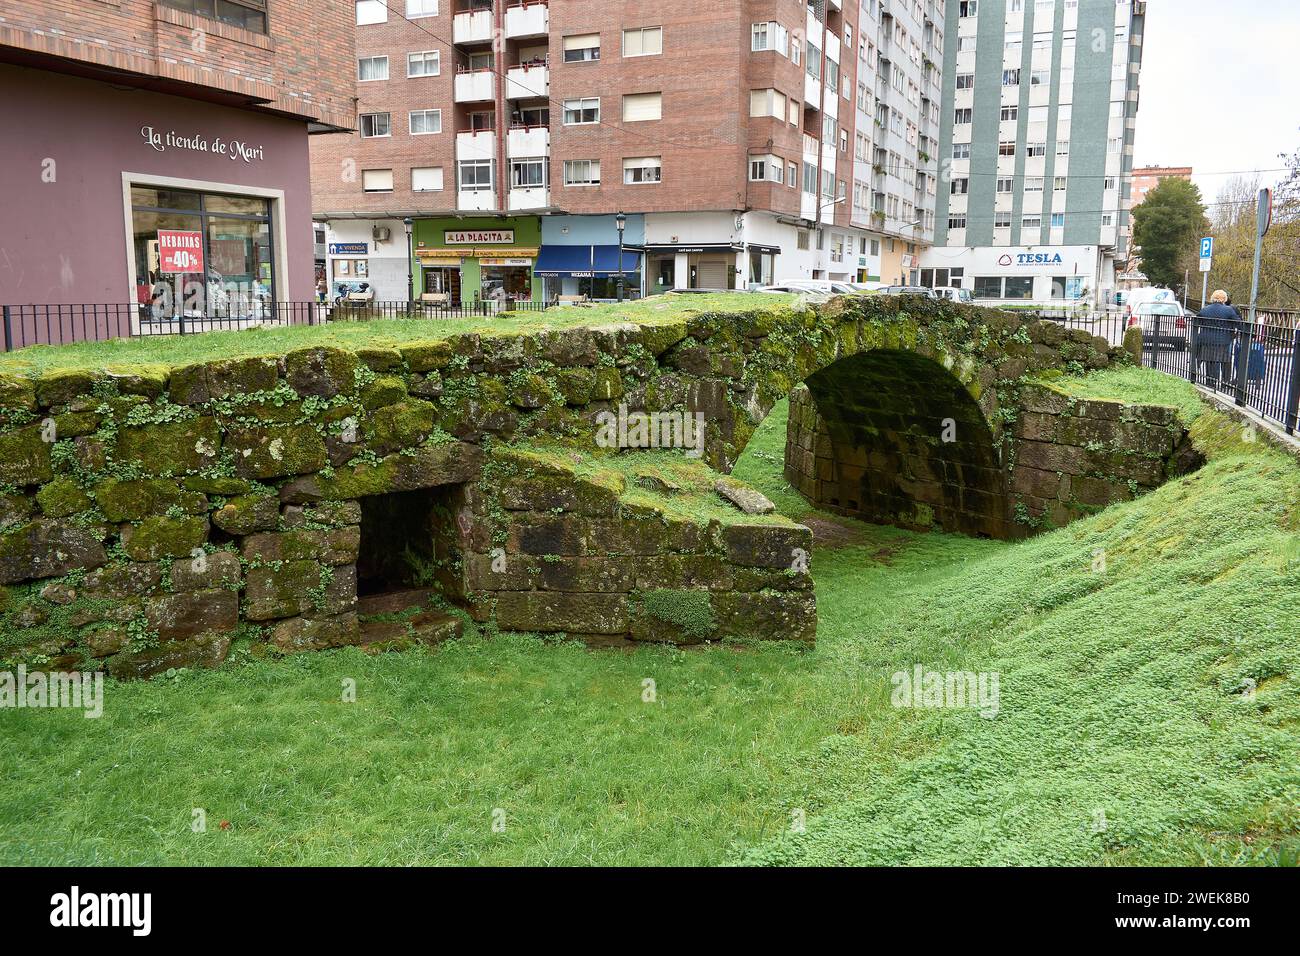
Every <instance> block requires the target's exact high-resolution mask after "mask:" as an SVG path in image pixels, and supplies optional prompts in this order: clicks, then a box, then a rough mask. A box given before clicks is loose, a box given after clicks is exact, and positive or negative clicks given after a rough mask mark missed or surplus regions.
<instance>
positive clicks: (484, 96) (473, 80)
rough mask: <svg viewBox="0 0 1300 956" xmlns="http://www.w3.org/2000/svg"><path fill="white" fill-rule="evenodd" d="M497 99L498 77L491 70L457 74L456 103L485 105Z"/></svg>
mask: <svg viewBox="0 0 1300 956" xmlns="http://www.w3.org/2000/svg"><path fill="white" fill-rule="evenodd" d="M496 98H497V75H496V74H495V73H494V72H492V71H491V70H474V71H473V72H469V71H465V72H462V73H457V74H456V102H457V103H484V102H491V101H492V100H495V99H496Z"/></svg>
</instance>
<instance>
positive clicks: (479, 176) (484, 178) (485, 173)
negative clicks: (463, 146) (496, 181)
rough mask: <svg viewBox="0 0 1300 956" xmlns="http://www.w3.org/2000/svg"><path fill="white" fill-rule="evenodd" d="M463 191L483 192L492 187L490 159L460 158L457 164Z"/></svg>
mask: <svg viewBox="0 0 1300 956" xmlns="http://www.w3.org/2000/svg"><path fill="white" fill-rule="evenodd" d="M457 172H458V174H459V176H460V188H461V190H462V191H463V192H483V191H486V190H489V189H491V188H492V160H490V159H462V160H461V161H460V163H459V164H458V165H457Z"/></svg>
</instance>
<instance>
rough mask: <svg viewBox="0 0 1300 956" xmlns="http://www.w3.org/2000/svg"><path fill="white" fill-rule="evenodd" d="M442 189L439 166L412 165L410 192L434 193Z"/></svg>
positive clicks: (440, 168)
mask: <svg viewBox="0 0 1300 956" xmlns="http://www.w3.org/2000/svg"><path fill="white" fill-rule="evenodd" d="M441 191H442V167H441V166H412V167H411V192H414V193H436V192H441Z"/></svg>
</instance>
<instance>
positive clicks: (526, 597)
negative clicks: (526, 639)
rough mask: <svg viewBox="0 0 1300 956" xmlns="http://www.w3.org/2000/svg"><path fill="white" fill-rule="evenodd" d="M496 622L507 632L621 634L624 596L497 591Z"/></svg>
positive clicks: (624, 628)
mask: <svg viewBox="0 0 1300 956" xmlns="http://www.w3.org/2000/svg"><path fill="white" fill-rule="evenodd" d="M496 621H497V625H498V626H499V627H501V628H502V629H503V630H509V631H538V632H542V633H553V632H557V631H559V632H566V633H570V634H623V633H625V632H626V631H627V629H628V607H627V596H626V595H624V594H568V593H564V592H560V591H501V592H499V593H498V594H497V595H496Z"/></svg>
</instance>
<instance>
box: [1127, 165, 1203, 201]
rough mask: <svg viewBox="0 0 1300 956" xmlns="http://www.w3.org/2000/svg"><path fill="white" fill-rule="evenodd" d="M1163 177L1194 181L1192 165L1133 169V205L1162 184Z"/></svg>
mask: <svg viewBox="0 0 1300 956" xmlns="http://www.w3.org/2000/svg"><path fill="white" fill-rule="evenodd" d="M1162 179H1185V180H1187V181H1188V182H1191V181H1192V167H1191V166H1139V167H1137V168H1136V169H1134V170H1133V205H1135V206H1136V205H1138V204H1140V203H1141V202H1142V200H1144V199H1146V198H1147V193H1149V192H1151V190H1153V189H1155V188H1156V186H1158V185H1160V180H1162Z"/></svg>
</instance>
